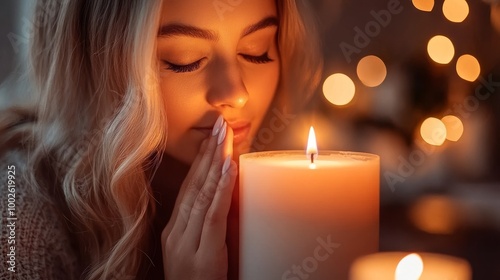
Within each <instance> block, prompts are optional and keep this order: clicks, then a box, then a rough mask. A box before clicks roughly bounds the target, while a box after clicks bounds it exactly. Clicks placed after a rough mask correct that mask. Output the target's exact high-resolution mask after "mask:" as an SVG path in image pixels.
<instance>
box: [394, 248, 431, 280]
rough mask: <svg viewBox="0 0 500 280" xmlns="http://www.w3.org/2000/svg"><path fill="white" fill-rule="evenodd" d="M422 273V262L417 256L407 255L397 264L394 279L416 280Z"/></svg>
mask: <svg viewBox="0 0 500 280" xmlns="http://www.w3.org/2000/svg"><path fill="white" fill-rule="evenodd" d="M423 271H424V262H423V261H422V258H421V257H420V255H419V254H415V253H414V254H409V255H407V256H406V257H404V258H403V259H401V261H400V262H399V263H398V266H397V267H396V273H395V275H394V279H396V280H418V279H420V276H421V275H422V272H423Z"/></svg>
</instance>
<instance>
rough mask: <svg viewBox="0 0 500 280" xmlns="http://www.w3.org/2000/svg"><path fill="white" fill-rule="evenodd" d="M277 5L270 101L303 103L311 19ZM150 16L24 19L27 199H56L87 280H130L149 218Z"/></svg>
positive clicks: (148, 8)
mask: <svg viewBox="0 0 500 280" xmlns="http://www.w3.org/2000/svg"><path fill="white" fill-rule="evenodd" d="M276 3H277V7H278V11H279V16H280V21H281V22H280V29H279V30H280V31H279V35H278V36H279V38H278V42H279V46H280V55H281V57H282V78H281V81H280V92H282V93H284V94H281V95H279V96H281V97H280V98H282V97H283V96H286V95H291V93H292V92H297V93H301V94H302V93H303V94H306V95H309V93H312V90H313V89H314V88H315V87H316V85H317V83H318V82H319V78H320V75H321V60H320V59H319V46H318V45H317V41H316V35H317V33H316V30H315V29H312V26H313V25H311V18H309V17H307V16H306V15H307V13H305V14H301V13H304V12H303V11H305V10H307V7H306V4H307V3H306V2H305V1H302V0H296V1H295V0H282V1H281V0H277V1H276ZM161 5H162V0H133V1H132V0H109V1H100V0H71V1H70V0H41V1H39V3H38V4H37V8H36V10H35V18H43V19H44V20H42V21H40V22H43V23H44V24H42V25H38V26H35V28H34V29H33V34H32V36H33V38H32V41H31V46H30V50H31V53H30V63H31V65H30V67H31V72H32V73H31V74H32V75H31V77H32V80H33V81H32V82H33V88H34V92H35V93H36V96H37V107H36V111H35V116H36V117H33V118H32V119H35V118H36V121H33V130H32V133H31V137H32V140H31V145H32V146H31V148H30V153H29V158H28V170H31V172H30V174H31V175H30V176H31V179H30V184H31V185H32V186H33V188H34V191H40V192H41V190H44V189H48V188H50V189H55V191H54V192H55V197H56V198H58V203H59V204H60V205H59V206H58V207H60V208H61V209H62V210H63V211H65V213H67V215H69V224H70V227H71V232H72V233H74V234H75V236H76V238H77V241H78V244H79V248H78V249H79V252H80V254H81V261H82V262H83V263H84V264H86V265H87V269H86V271H85V276H86V278H87V279H102V278H106V279H107V278H119V279H125V278H134V277H135V276H136V274H137V272H138V269H139V266H140V263H141V261H142V259H143V258H144V256H143V254H144V253H142V252H141V249H143V248H145V242H146V241H147V240H144V239H145V238H144V237H145V236H147V234H146V230H147V228H148V223H149V222H150V221H151V219H152V217H153V215H154V198H153V196H152V194H151V189H150V180H151V177H152V172H148V171H151V170H154V169H155V167H156V166H157V164H158V163H159V162H160V160H161V159H160V158H159V157H158V156H157V155H160V154H161V152H159V153H156V152H158V151H162V150H163V149H164V147H165V143H166V138H167V135H166V133H167V129H166V126H165V124H166V123H167V120H166V114H165V104H164V103H163V102H164V101H163V98H162V95H161V92H160V89H159V84H158V65H157V58H156V45H155V44H156V43H155V42H156V37H157V30H158V26H159V21H160V11H161ZM48 10H50V11H51V13H50V14H49V13H47V11H48ZM308 38H309V39H308ZM311 38H312V39H311ZM301 69H304V71H300V70H301ZM292 89H293V90H292ZM295 101H300V102H301V103H303V102H304V98H303V96H301V97H300V98H297V99H295ZM289 102H290V101H289ZM292 102H293V100H292ZM5 119H8V118H5ZM13 122H14V121H12V120H10V123H13ZM0 125H2V126H3V129H2V128H1V127H0V131H2V132H5V131H6V128H7V127H8V125H7V124H6V123H5V121H4V122H2V121H0ZM23 132H26V130H23ZM53 186H57V187H56V188H54V187H53Z"/></svg>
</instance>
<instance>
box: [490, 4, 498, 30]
mask: <svg viewBox="0 0 500 280" xmlns="http://www.w3.org/2000/svg"><path fill="white" fill-rule="evenodd" d="M490 20H491V25H493V27H494V28H495V30H496V31H497V32H498V33H500V4H499V3H497V4H495V5H491V11H490Z"/></svg>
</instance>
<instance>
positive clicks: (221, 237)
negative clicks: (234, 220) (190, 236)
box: [199, 160, 238, 251]
mask: <svg viewBox="0 0 500 280" xmlns="http://www.w3.org/2000/svg"><path fill="white" fill-rule="evenodd" d="M237 174H238V168H237V165H236V163H235V162H234V161H232V160H231V161H230V166H229V168H228V170H227V171H226V172H225V173H224V174H223V175H222V178H221V180H220V182H219V185H218V186H217V191H216V193H215V197H214V199H213V201H212V204H211V205H210V207H209V209H208V212H207V214H206V217H205V224H204V227H203V231H202V234H201V240H200V246H199V247H200V250H207V251H214V250H220V249H222V248H224V247H225V246H226V232H227V216H228V214H229V208H230V207H231V200H232V194H233V190H234V185H235V182H236V177H237Z"/></svg>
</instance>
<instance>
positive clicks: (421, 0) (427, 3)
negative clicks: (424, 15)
mask: <svg viewBox="0 0 500 280" xmlns="http://www.w3.org/2000/svg"><path fill="white" fill-rule="evenodd" d="M412 3H413V6H415V8H417V9H419V10H421V11H424V12H430V11H432V8H434V0H412Z"/></svg>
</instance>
